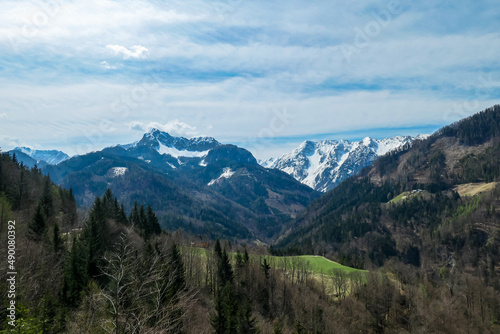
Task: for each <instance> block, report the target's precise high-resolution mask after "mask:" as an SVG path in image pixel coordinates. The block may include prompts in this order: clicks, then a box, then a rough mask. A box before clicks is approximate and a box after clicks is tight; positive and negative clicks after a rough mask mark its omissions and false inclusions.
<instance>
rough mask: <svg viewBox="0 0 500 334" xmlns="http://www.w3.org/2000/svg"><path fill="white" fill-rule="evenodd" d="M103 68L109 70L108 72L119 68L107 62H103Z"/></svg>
mask: <svg viewBox="0 0 500 334" xmlns="http://www.w3.org/2000/svg"><path fill="white" fill-rule="evenodd" d="M101 67H103V68H105V69H107V70H116V69H117V68H118V67H117V66H115V65H111V64H110V63H108V62H107V61H105V60H103V61H101Z"/></svg>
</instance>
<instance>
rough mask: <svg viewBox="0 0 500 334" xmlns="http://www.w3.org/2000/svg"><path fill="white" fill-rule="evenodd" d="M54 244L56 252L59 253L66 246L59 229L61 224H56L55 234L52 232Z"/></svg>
mask: <svg viewBox="0 0 500 334" xmlns="http://www.w3.org/2000/svg"><path fill="white" fill-rule="evenodd" d="M52 244H53V246H54V252H56V253H59V252H60V251H61V250H62V249H63V248H64V241H63V239H62V238H61V231H60V229H59V224H57V223H55V224H54V229H53V234H52Z"/></svg>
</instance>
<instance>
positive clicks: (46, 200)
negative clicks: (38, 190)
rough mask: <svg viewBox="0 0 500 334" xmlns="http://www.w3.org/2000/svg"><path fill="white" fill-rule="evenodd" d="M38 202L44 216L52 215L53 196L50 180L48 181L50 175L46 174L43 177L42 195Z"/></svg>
mask: <svg viewBox="0 0 500 334" xmlns="http://www.w3.org/2000/svg"><path fill="white" fill-rule="evenodd" d="M40 203H41V205H42V209H43V213H44V214H45V217H46V218H49V217H52V215H53V213H54V198H53V194H52V181H50V177H48V176H45V177H44V184H43V192H42V197H41V198H40Z"/></svg>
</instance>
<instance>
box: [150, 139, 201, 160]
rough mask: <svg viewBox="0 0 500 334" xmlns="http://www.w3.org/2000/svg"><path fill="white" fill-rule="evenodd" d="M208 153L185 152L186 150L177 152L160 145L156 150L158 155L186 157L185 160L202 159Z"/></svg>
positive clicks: (175, 149)
mask: <svg viewBox="0 0 500 334" xmlns="http://www.w3.org/2000/svg"><path fill="white" fill-rule="evenodd" d="M208 151H209V150H207V151H201V152H199V151H187V150H178V149H177V148H175V147H169V146H166V145H164V144H162V143H160V146H159V148H158V153H160V154H169V155H171V156H172V157H174V158H179V157H186V158H203V157H205V156H206V155H207V154H208Z"/></svg>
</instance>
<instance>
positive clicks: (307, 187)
mask: <svg viewBox="0 0 500 334" xmlns="http://www.w3.org/2000/svg"><path fill="white" fill-rule="evenodd" d="M414 139H415V138H413V137H394V138H388V139H383V140H376V139H371V138H365V139H363V140H362V141H360V142H349V141H345V140H340V141H333V140H331V141H322V142H312V141H306V142H304V143H303V144H302V145H300V146H299V147H298V148H297V149H295V150H294V151H293V152H291V153H289V154H285V155H283V156H281V157H280V158H278V159H276V160H274V161H273V162H272V164H270V163H269V161H267V162H263V163H262V162H261V165H259V163H258V162H257V160H256V159H255V158H254V157H253V155H252V154H251V153H250V152H249V151H247V150H245V149H243V148H239V147H237V146H234V145H227V144H221V143H220V142H218V141H217V140H216V139H214V138H212V137H197V138H190V139H188V138H184V137H174V136H171V135H170V134H168V133H166V132H163V131H160V130H158V129H152V130H150V131H148V132H147V133H145V134H144V135H143V137H142V138H141V139H140V140H138V141H135V142H133V143H130V144H125V145H115V146H111V147H107V148H105V149H103V150H101V151H97V152H92V153H88V154H85V155H81V156H74V157H71V158H70V157H69V156H68V155H66V154H65V153H63V152H60V151H56V150H50V151H49V150H46V151H43V150H33V149H29V148H15V149H14V150H12V151H10V153H11V154H13V153H15V154H16V157H17V159H18V160H19V161H21V162H23V163H24V164H25V165H26V166H28V167H33V166H35V165H37V166H38V168H40V169H41V170H42V171H43V172H44V173H46V174H50V175H51V178H52V179H53V180H54V181H55V182H56V183H57V184H60V185H62V186H64V187H66V188H72V190H73V193H74V195H75V198H76V201H77V203H78V204H79V205H80V206H83V207H90V205H92V203H93V201H94V198H95V197H96V196H99V195H101V194H102V193H104V191H105V190H106V189H107V188H110V189H111V190H112V191H113V192H114V193H115V194H118V197H119V200H120V201H122V202H124V203H125V205H126V207H127V209H130V208H131V207H132V206H133V203H134V202H136V201H138V202H144V203H150V204H151V205H152V207H153V209H154V210H155V211H156V212H157V213H158V215H159V218H160V221H161V223H162V225H163V227H164V228H167V229H171V230H172V229H177V228H183V229H186V230H188V231H189V232H192V233H198V234H206V235H210V236H221V237H238V238H243V239H244V238H248V239H261V240H272V239H273V238H274V237H276V236H277V235H279V233H281V231H282V229H283V226H284V225H285V223H286V222H287V221H289V220H290V219H293V218H295V217H296V216H297V215H298V214H299V213H300V212H301V211H302V210H303V209H304V208H305V207H306V206H307V205H308V204H309V203H310V202H311V201H312V200H313V199H315V198H317V197H319V195H320V193H319V192H326V191H328V190H330V189H333V188H334V187H335V186H336V185H338V184H339V183H340V182H341V181H343V180H344V179H346V178H348V177H349V176H352V175H355V174H357V173H359V171H361V170H362V169H363V168H364V167H366V166H368V165H370V164H371V163H372V162H373V161H374V160H375V159H376V158H377V157H378V156H380V155H383V154H385V153H386V152H389V151H391V150H394V149H398V148H401V147H404V146H408V145H410V144H411V143H412V142H413V141H414ZM266 167H271V168H266ZM299 182H300V183H299ZM301 183H302V184H301ZM318 191H319V192H318Z"/></svg>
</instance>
